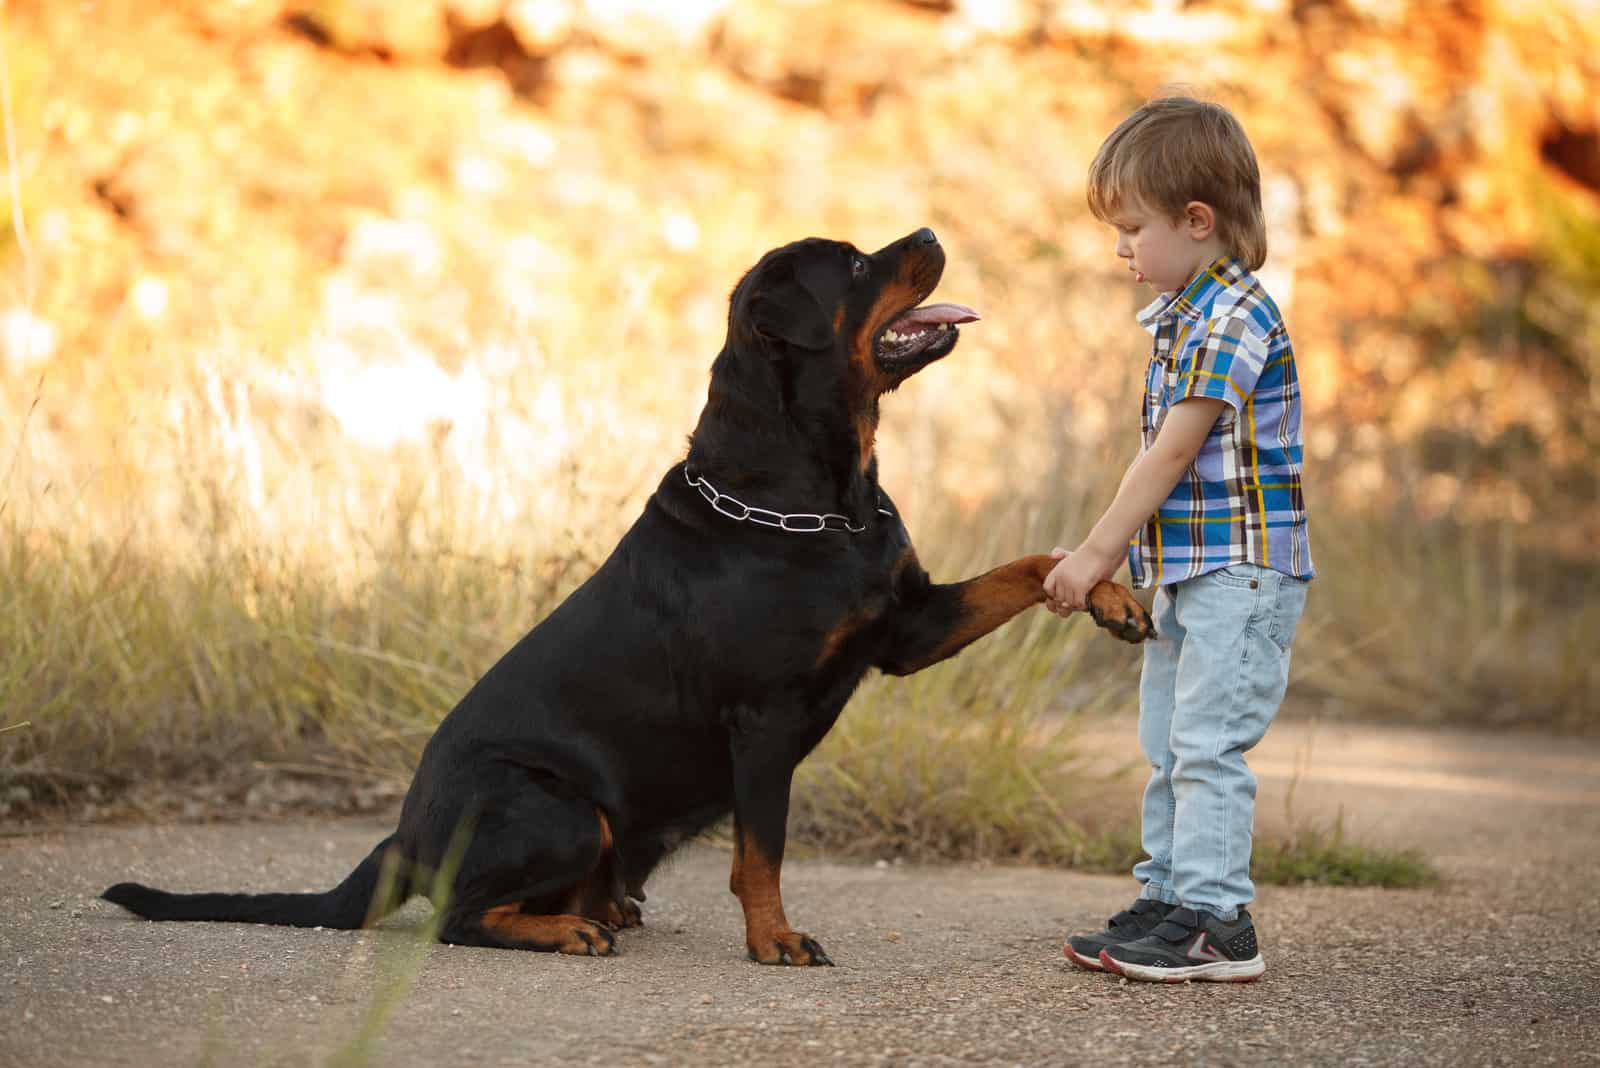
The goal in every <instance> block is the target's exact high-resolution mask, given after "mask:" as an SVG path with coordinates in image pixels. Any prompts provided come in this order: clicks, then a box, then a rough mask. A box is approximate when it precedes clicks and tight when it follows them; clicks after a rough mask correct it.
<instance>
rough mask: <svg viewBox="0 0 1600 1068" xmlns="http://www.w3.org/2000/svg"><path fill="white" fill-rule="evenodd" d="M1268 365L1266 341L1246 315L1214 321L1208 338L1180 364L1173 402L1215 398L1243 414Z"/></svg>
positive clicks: (1193, 349) (1207, 335)
mask: <svg viewBox="0 0 1600 1068" xmlns="http://www.w3.org/2000/svg"><path fill="white" fill-rule="evenodd" d="M1266 365H1267V342H1266V339H1265V338H1263V337H1262V336H1261V335H1260V333H1259V332H1258V331H1257V330H1256V329H1255V326H1254V324H1252V323H1251V322H1250V320H1249V319H1248V318H1247V317H1246V316H1243V315H1228V316H1225V317H1223V318H1221V319H1216V320H1213V321H1212V322H1211V323H1209V324H1208V329H1207V330H1206V336H1205V337H1204V338H1203V339H1202V340H1201V341H1200V343H1199V344H1198V345H1196V346H1194V347H1193V348H1192V349H1191V350H1190V353H1189V354H1188V355H1186V356H1184V357H1183V358H1182V359H1181V360H1180V362H1179V366H1178V382H1177V387H1176V388H1175V389H1174V390H1173V395H1172V403H1174V404H1176V403H1178V402H1179V401H1184V400H1188V399H1189V398H1190V397H1215V398H1216V399H1217V400H1221V401H1226V402H1227V403H1228V404H1230V405H1232V406H1233V407H1234V408H1235V409H1237V410H1239V411H1243V410H1244V406H1245V402H1246V401H1248V400H1249V399H1250V394H1251V393H1252V392H1254V391H1255V388H1256V381H1257V380H1258V379H1259V378H1260V377H1261V369H1262V368H1263V367H1265V366H1266Z"/></svg>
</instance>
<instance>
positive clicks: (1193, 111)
mask: <svg viewBox="0 0 1600 1068" xmlns="http://www.w3.org/2000/svg"><path fill="white" fill-rule="evenodd" d="M1088 195H1089V207H1090V210H1091V211H1093V212H1094V214H1095V216H1096V217H1097V218H1099V219H1101V220H1102V221H1104V222H1107V223H1109V224H1111V225H1112V226H1113V227H1115V228H1116V232H1117V247H1116V252H1117V255H1118V256H1119V257H1121V258H1122V259H1124V260H1126V261H1127V264H1128V270H1130V271H1132V272H1133V275H1134V279H1135V281H1138V282H1147V283H1149V285H1150V286H1151V288H1152V289H1154V290H1155V291H1156V292H1157V293H1158V294H1159V296H1158V297H1157V298H1156V300H1155V301H1154V302H1152V303H1151V304H1150V305H1149V306H1148V307H1146V308H1145V309H1144V310H1143V311H1141V312H1140V313H1139V322H1140V324H1141V325H1142V326H1144V328H1145V329H1146V330H1148V331H1149V332H1150V333H1151V334H1152V335H1154V338H1155V345H1154V349H1153V351H1152V353H1151V357H1150V363H1149V366H1148V369H1147V371H1146V375H1145V394H1144V405H1143V419H1142V425H1143V444H1142V447H1141V449H1140V451H1139V455H1138V456H1137V457H1135V458H1134V461H1133V463H1132V464H1131V465H1130V466H1129V467H1128V470H1127V473H1126V474H1125V475H1124V476H1123V478H1122V485H1121V487H1120V488H1119V489H1118V490H1117V494H1116V498H1115V499H1114V500H1113V501H1112V502H1111V506H1110V507H1109V508H1107V509H1106V512H1105V514H1104V515H1103V516H1101V517H1100V521H1099V522H1097V523H1096V524H1095V525H1094V529H1093V530H1091V531H1090V532H1089V536H1088V537H1087V538H1085V539H1084V541H1083V544H1081V545H1079V546H1078V548H1077V549H1076V550H1074V551H1073V552H1071V553H1066V552H1065V551H1064V550H1062V549H1057V550H1056V555H1058V556H1060V557H1062V559H1061V562H1060V563H1059V564H1057V565H1056V567H1055V569H1054V570H1053V571H1051V573H1050V575H1049V577H1048V578H1047V579H1046V580H1045V593H1046V596H1047V598H1048V604H1049V606H1050V608H1051V610H1052V611H1055V612H1056V613H1057V614H1059V615H1069V614H1071V612H1072V611H1074V610H1078V609H1082V608H1083V607H1084V597H1085V595H1086V594H1087V592H1088V590H1089V588H1090V587H1091V586H1093V585H1094V584H1095V583H1096V582H1099V581H1100V580H1102V579H1107V578H1110V577H1111V575H1112V573H1113V572H1115V571H1116V570H1117V567H1118V565H1119V564H1120V563H1121V561H1122V558H1123V555H1124V553H1126V555H1127V558H1128V566H1129V570H1130V571H1131V573H1132V580H1133V585H1134V586H1136V587H1143V586H1156V587H1158V589H1157V592H1156V598H1155V608H1154V618H1155V624H1156V630H1157V633H1158V638H1157V639H1156V640H1155V641H1153V642H1147V643H1146V644H1145V647H1144V670H1143V673H1142V675H1141V677H1140V684H1139V742H1140V745H1141V747H1142V748H1143V749H1144V752H1145V755H1146V756H1147V757H1148V758H1149V760H1150V766H1151V768H1152V771H1151V774H1150V781H1149V784H1148V785H1147V786H1146V788H1145V793H1144V809H1143V832H1142V833H1143V842H1144V849H1145V852H1146V853H1148V854H1149V858H1148V859H1146V860H1144V861H1142V862H1141V863H1139V864H1138V865H1136V866H1135V867H1134V869H1133V875H1134V878H1135V879H1137V880H1138V881H1139V882H1140V883H1141V884H1142V887H1143V888H1142V890H1141V891H1140V894H1139V898H1138V900H1137V901H1135V902H1134V904H1133V905H1132V906H1131V907H1130V908H1128V909H1127V910H1125V911H1123V912H1121V913H1118V914H1117V915H1116V916H1114V917H1112V919H1111V920H1110V922H1109V925H1108V927H1107V929H1106V930H1104V931H1101V932H1099V933H1098V934H1092V935H1074V936H1073V937H1072V938H1071V939H1070V940H1069V941H1068V942H1067V945H1066V947H1065V949H1066V954H1067V956H1068V957H1070V958H1071V959H1072V960H1073V961H1074V962H1076V963H1077V964H1079V965H1081V966H1082V967H1085V968H1092V969H1096V970H1102V969H1104V970H1110V971H1113V972H1117V973H1120V974H1122V975H1125V976H1127V977H1128V978H1130V979H1144V980H1152V981H1166V982H1179V981H1182V980H1185V979H1197V980H1233V981H1244V980H1250V979H1255V978H1257V977H1259V976H1260V975H1261V974H1262V972H1263V971H1265V970H1266V964H1265V962H1264V961H1263V960H1262V956H1261V952H1260V950H1259V948H1258V947H1257V943H1256V933H1255V927H1254V925H1253V924H1252V922H1251V919H1250V914H1249V912H1247V911H1246V910H1245V907H1244V906H1245V905H1247V904H1249V903H1250V901H1251V900H1252V898H1253V897H1254V887H1253V886H1252V885H1251V883H1250V837H1251V827H1252V823H1253V820H1254V805H1255V795H1256V780H1255V776H1254V775H1253V774H1251V772H1250V769H1249V768H1248V767H1246V766H1245V762H1244V754H1245V752H1246V751H1247V750H1249V749H1250V748H1251V747H1252V746H1254V745H1255V744H1256V743H1257V742H1258V741H1260V740H1261V736H1262V735H1263V734H1264V733H1265V732H1266V729H1267V724H1268V723H1270V722H1271V721H1272V717H1273V715H1274V714H1275V713H1276V712H1277V710H1278V703H1279V702H1280V701H1281V700H1282V699H1283V692H1284V687H1285V686H1286V685H1287V682H1288V674H1289V644H1290V642H1291V641H1292V640H1293V639H1294V631H1295V623H1296V622H1297V621H1298V620H1299V618H1300V612H1301V609H1302V608H1303V607H1304V606H1305V598H1306V581H1307V580H1308V579H1310V578H1311V575H1312V568H1311V549H1310V543H1309V541H1308V540H1307V536H1306V511H1305V502H1304V500H1303V499H1302V496H1301V491H1300V465H1301V440H1300V388H1299V379H1298V377H1297V375H1296V373H1295V363H1294V352H1293V350H1292V349H1291V348H1290V346H1289V335H1288V333H1287V332H1286V331H1285V329H1284V325H1283V320H1282V318H1281V317H1280V316H1279V313H1278V308H1277V305H1275V304H1274V303H1273V302H1272V298H1271V297H1269V296H1267V294H1266V292H1265V291H1264V290H1263V289H1262V288H1261V283H1260V282H1259V281H1258V280H1257V279H1256V277H1255V276H1254V275H1253V274H1252V273H1251V272H1252V271H1254V270H1256V269H1257V268H1259V267H1260V266H1261V263H1262V261H1263V260H1264V259H1265V258H1266V235H1265V228H1264V224H1263V221H1262V215H1261V178H1260V173H1259V171H1258V169H1257V167H1256V159H1255V153H1254V152H1253V150H1252V149H1251V147H1250V142H1249V140H1247V139H1246V137H1245V134H1244V130H1243V129H1242V128H1241V127H1240V125H1239V123H1238V120H1236V119H1235V118H1234V117H1233V115H1232V114H1230V113H1229V112H1228V111H1227V110H1226V109H1225V108H1222V107H1220V106H1218V105H1216V104H1210V103H1203V102H1200V101H1197V100H1193V99H1190V98H1188V97H1182V96H1173V97H1167V98H1163V99H1157V100H1154V101H1151V102H1150V103H1148V104H1146V105H1145V106H1144V107H1141V108H1140V109H1139V110H1138V111H1136V112H1134V113H1133V115H1131V116H1129V118H1128V119H1126V120H1125V121H1124V122H1123V123H1122V124H1121V125H1120V126H1118V127H1117V128H1116V129H1115V130H1114V131H1112V133H1111V136H1110V137H1108V138H1107V139H1106V141H1105V143H1104V144H1103V145H1101V146H1100V151H1099V152H1098V153H1097V154H1096V155H1095V159H1094V163H1093V164H1092V165H1091V167H1090V169H1089V185H1088Z"/></svg>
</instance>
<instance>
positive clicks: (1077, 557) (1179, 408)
mask: <svg viewBox="0 0 1600 1068" xmlns="http://www.w3.org/2000/svg"><path fill="white" fill-rule="evenodd" d="M1225 403H1226V402H1225V401H1221V400H1218V399H1216V398H1214V397H1191V398H1189V399H1188V400H1185V401H1183V402H1181V403H1179V404H1176V405H1174V406H1173V407H1172V409H1171V410H1170V411H1168V412H1167V418H1166V421H1165V422H1163V423H1162V424H1161V430H1160V431H1159V432H1158V433H1157V434H1156V440H1155V441H1154V442H1153V443H1152V444H1151V445H1150V447H1149V448H1148V449H1146V450H1145V451H1144V452H1142V453H1140V454H1139V456H1138V458H1137V459H1135V460H1134V461H1133V464H1132V465H1131V466H1130V467H1129V468H1128V472H1127V474H1125V475H1124V476H1123V478H1122V485H1121V486H1120V487H1119V488H1118V489H1117V496H1116V498H1115V499H1114V500H1113V501H1112V502H1111V507H1109V508H1107V509H1106V512H1105V514H1104V515H1103V516H1101V517H1100V521H1099V522H1098V523H1096V524H1095V525H1094V529H1093V530H1091V531H1090V532H1089V536H1088V537H1087V538H1085V539H1084V540H1083V544H1082V545H1079V546H1078V548H1077V549H1076V550H1074V551H1073V552H1072V554H1071V555H1069V556H1067V557H1066V558H1065V559H1064V560H1062V561H1061V562H1060V563H1058V564H1057V565H1056V566H1055V568H1054V569H1053V570H1052V571H1051V572H1050V575H1049V577H1047V578H1046V579H1045V581H1044V588H1045V594H1046V596H1047V597H1049V598H1050V600H1051V601H1054V602H1056V603H1059V604H1060V605H1062V606H1063V607H1066V608H1077V609H1081V608H1082V607H1083V606H1084V598H1085V597H1086V596H1087V595H1088V593H1089V590H1090V588H1091V587H1093V586H1094V584H1095V583H1097V582H1100V581H1102V580H1105V579H1109V578H1110V577H1111V576H1112V575H1113V574H1115V573H1116V570H1117V568H1118V567H1119V566H1121V564H1122V561H1123V560H1124V559H1126V557H1127V552H1128V542H1129V540H1130V539H1132V537H1133V535H1134V533H1135V532H1136V531H1137V530H1138V529H1139V528H1140V527H1142V526H1144V524H1145V523H1146V522H1148V521H1149V519H1150V517H1151V516H1152V515H1155V513H1156V510H1157V509H1159V508H1160V507H1161V504H1162V502H1163V501H1165V500H1166V499H1167V497H1168V496H1169V495H1170V494H1171V493H1172V487H1174V486H1176V485H1177V484H1178V479H1179V478H1181V477H1182V476H1183V472H1184V471H1185V470H1186V469H1187V468H1188V467H1189V465H1190V464H1192V463H1194V458H1195V456H1196V455H1198V454H1199V452H1200V446H1201V445H1203V444H1205V440H1206V436H1207V435H1209V434H1210V433H1211V428H1212V427H1213V426H1215V425H1216V423H1217V417H1218V416H1219V415H1221V414H1222V409H1223V406H1224V404H1225Z"/></svg>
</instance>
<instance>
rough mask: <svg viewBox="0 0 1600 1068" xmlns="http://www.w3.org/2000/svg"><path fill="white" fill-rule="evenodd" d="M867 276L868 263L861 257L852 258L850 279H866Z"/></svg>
mask: <svg viewBox="0 0 1600 1068" xmlns="http://www.w3.org/2000/svg"><path fill="white" fill-rule="evenodd" d="M866 275H867V261H866V260H864V259H862V258H861V257H860V256H852V257H850V277H851V278H865V277H866Z"/></svg>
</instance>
